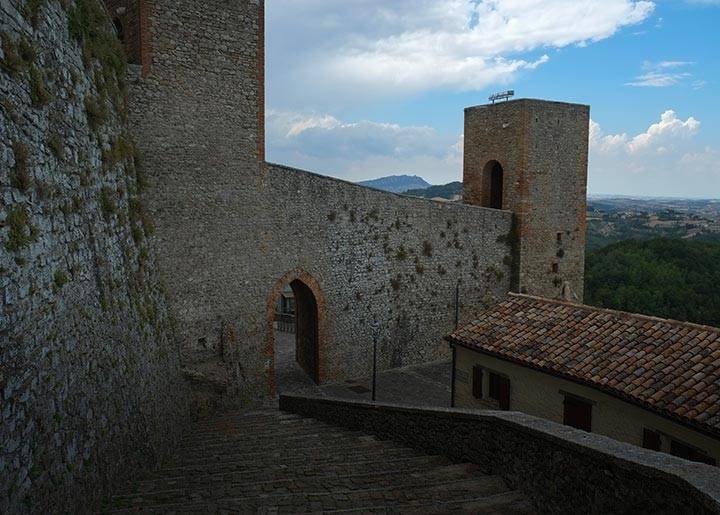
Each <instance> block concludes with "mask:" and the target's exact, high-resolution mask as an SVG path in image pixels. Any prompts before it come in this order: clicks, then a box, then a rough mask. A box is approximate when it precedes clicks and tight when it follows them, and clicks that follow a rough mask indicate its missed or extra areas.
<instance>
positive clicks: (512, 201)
mask: <svg viewBox="0 0 720 515" xmlns="http://www.w3.org/2000/svg"><path fill="white" fill-rule="evenodd" d="M589 117H590V108H589V107H588V106H584V105H577V104H567V103H562V102H548V101H543V100H531V99H521V100H512V101H509V102H501V103H498V104H494V105H484V106H476V107H470V108H467V109H466V110H465V144H464V153H465V155H464V161H463V167H464V170H463V183H464V194H463V201H464V202H466V203H468V204H474V205H488V204H487V201H488V198H489V193H488V189H489V188H490V181H489V174H488V173H487V172H488V170H487V168H486V167H487V164H488V163H489V162H490V161H497V162H499V163H500V164H501V165H502V167H503V172H504V181H503V182H504V184H503V204H502V207H503V208H504V209H508V210H510V211H512V212H513V213H515V215H516V217H517V228H516V236H517V244H518V249H517V250H518V253H519V262H518V263H517V266H518V272H519V277H518V278H517V279H518V290H519V291H520V292H522V293H529V294H531V295H538V296H541V297H550V298H558V297H559V298H565V299H567V300H573V301H582V296H583V282H584V273H585V211H586V200H585V199H586V189H587V160H588V130H589V120H590V118H589ZM558 238H559V239H558ZM554 266H555V267H556V269H555V268H554Z"/></svg>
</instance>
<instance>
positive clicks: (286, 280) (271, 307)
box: [265, 268, 327, 395]
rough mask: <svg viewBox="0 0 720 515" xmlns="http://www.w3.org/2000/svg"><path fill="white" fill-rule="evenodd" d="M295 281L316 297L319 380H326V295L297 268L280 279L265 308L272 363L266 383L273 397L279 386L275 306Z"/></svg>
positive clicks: (271, 291) (267, 344) (266, 337)
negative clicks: (276, 361)
mask: <svg viewBox="0 0 720 515" xmlns="http://www.w3.org/2000/svg"><path fill="white" fill-rule="evenodd" d="M293 281H300V282H302V283H303V284H305V286H307V287H308V288H309V289H310V291H311V292H312V294H313V296H314V297H315V302H316V304H317V314H318V342H317V345H318V380H319V382H320V383H322V382H323V380H324V379H325V366H324V365H325V354H326V347H327V338H326V335H327V316H326V303H325V295H324V294H323V290H322V288H321V287H320V283H319V282H318V281H317V280H316V279H315V277H313V276H312V275H311V274H310V273H308V272H306V271H305V270H303V269H301V268H296V269H294V270H291V271H289V272H287V273H285V274H284V275H283V276H282V277H280V278H279V279H278V280H277V281H275V284H274V285H273V287H272V288H271V290H270V292H269V293H268V296H267V302H266V306H265V313H266V334H265V357H266V358H267V359H268V360H269V362H270V364H271V365H270V367H268V369H267V373H266V375H267V377H266V382H267V385H268V391H269V392H270V394H271V395H275V393H276V391H277V384H276V378H275V328H274V326H273V322H274V319H275V305H276V304H277V301H278V299H279V298H280V294H281V293H282V290H283V288H284V287H285V285H286V284H290V283H292V282H293Z"/></svg>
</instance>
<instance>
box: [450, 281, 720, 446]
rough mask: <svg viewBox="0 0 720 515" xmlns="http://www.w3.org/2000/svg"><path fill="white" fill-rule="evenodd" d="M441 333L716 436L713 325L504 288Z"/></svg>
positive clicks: (719, 373) (718, 411)
mask: <svg viewBox="0 0 720 515" xmlns="http://www.w3.org/2000/svg"><path fill="white" fill-rule="evenodd" d="M446 339H447V340H448V341H449V342H451V343H453V344H457V345H460V346H463V347H467V348H469V349H474V350H478V351H480V352H483V353H485V354H489V355H492V356H495V357H498V358H501V359H505V360H509V361H512V362H515V363H518V364H521V365H525V366H528V367H531V368H535V369H538V370H541V371H543V372H548V373H550V374H553V375H557V376H560V377H563V378H565V379H569V380H571V381H575V382H579V383H582V384H585V385H588V386H591V387H594V388H597V389H599V390H602V391H605V392H607V393H610V394H612V395H615V396H616V397H620V398H622V399H624V400H627V401H629V402H632V403H634V404H638V405H640V406H642V407H644V408H647V409H650V410H652V411H655V412H659V413H660V414H662V415H664V416H667V417H670V418H673V419H675V420H679V421H682V422H684V423H686V424H689V425H691V426H694V427H697V428H699V429H703V430H705V431H709V432H710V433H713V434H715V435H718V436H720V328H717V327H708V326H701V325H696V324H690V323H685V322H677V321H674V320H663V319H659V318H653V317H648V316H644V315H637V314H633V313H624V312H620V311H611V310H607V309H600V308H594V307H591V306H585V305H581V304H572V303H569V302H563V301H557V300H550V299H543V298H539V297H532V296H529V295H518V294H510V296H509V297H508V298H507V299H506V300H505V301H503V302H501V303H499V304H497V305H495V306H494V307H492V308H490V309H488V310H487V311H485V312H483V313H482V314H481V315H480V318H478V319H477V320H476V321H474V322H472V323H470V324H468V325H466V326H464V327H462V328H460V329H458V330H456V331H455V332H454V333H452V334H451V335H450V336H448V337H447V338H446Z"/></svg>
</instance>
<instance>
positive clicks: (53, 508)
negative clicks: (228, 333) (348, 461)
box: [0, 0, 183, 513]
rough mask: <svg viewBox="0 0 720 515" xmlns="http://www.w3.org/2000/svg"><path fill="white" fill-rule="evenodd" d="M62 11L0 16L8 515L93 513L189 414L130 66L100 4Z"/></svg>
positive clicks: (1, 7)
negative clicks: (161, 281) (146, 195)
mask: <svg viewBox="0 0 720 515" xmlns="http://www.w3.org/2000/svg"><path fill="white" fill-rule="evenodd" d="M62 5H63V4H61V3H60V2H57V1H50V2H24V1H22V0H3V1H2V2H0V35H1V36H2V53H1V54H0V99H1V100H0V128H1V129H2V130H0V512H3V513H8V512H12V513H15V512H19V513H21V512H23V511H30V510H32V511H33V512H37V513H48V512H77V511H79V510H88V509H90V508H93V507H95V508H97V507H99V504H98V501H99V499H100V497H101V496H103V495H104V494H105V493H107V491H108V488H109V487H110V486H112V485H113V483H114V482H115V481H117V480H118V478H122V475H123V474H124V473H126V471H128V470H132V469H133V467H135V466H141V465H142V466H152V465H153V464H155V463H156V462H157V460H158V459H160V458H161V457H162V456H163V454H164V453H165V452H166V450H167V449H168V446H171V445H172V443H173V439H174V438H175V436H176V435H177V429H178V428H179V421H180V420H181V416H182V414H183V410H182V402H183V401H182V397H183V389H182V387H181V384H180V372H179V352H178V348H177V347H176V340H175V339H174V338H173V337H172V334H173V333H172V330H171V324H170V319H169V317H168V311H167V309H166V307H165V301H164V295H163V293H162V291H161V289H160V287H159V286H158V282H157V280H156V273H155V259H154V257H153V251H152V249H151V248H150V247H149V246H148V240H147V236H148V235H149V234H150V233H151V231H152V224H151V221H150V219H149V217H148V216H147V214H146V212H145V210H144V208H143V204H142V201H141V198H140V190H141V189H142V184H143V182H144V181H143V178H142V177H141V176H140V175H139V173H138V172H137V170H136V167H135V164H136V158H137V156H136V154H135V152H134V149H133V144H132V139H131V137H130V135H129V134H128V133H127V130H126V127H125V124H124V121H123V119H124V114H125V113H126V112H127V106H126V104H125V96H124V91H123V89H124V88H123V78H124V73H125V71H124V64H123V60H122V58H121V54H119V53H118V52H117V50H118V48H117V42H116V40H115V38H114V35H113V34H112V29H111V25H110V21H109V19H108V18H107V17H106V16H105V14H104V11H103V10H102V8H101V4H99V3H96V2H94V1H82V2H79V4H78V5H80V6H81V7H78V5H76V3H75V2H72V1H70V2H65V3H64V5H65V6H66V7H63V6H62ZM71 20H72V21H71Z"/></svg>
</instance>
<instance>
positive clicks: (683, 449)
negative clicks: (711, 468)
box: [670, 440, 717, 465]
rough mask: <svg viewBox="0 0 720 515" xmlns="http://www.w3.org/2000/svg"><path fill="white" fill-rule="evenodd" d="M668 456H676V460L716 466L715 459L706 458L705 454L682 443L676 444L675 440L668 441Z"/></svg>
mask: <svg viewBox="0 0 720 515" xmlns="http://www.w3.org/2000/svg"><path fill="white" fill-rule="evenodd" d="M670 454H672V455H673V456H677V457H678V458H684V459H686V460H690V461H697V462H700V463H706V464H708V465H716V464H717V463H716V461H715V459H714V458H712V457H710V456H708V455H707V454H706V453H705V452H703V451H701V450H699V449H696V448H695V447H691V446H690V445H687V444H684V443H682V442H678V441H677V440H670Z"/></svg>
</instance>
